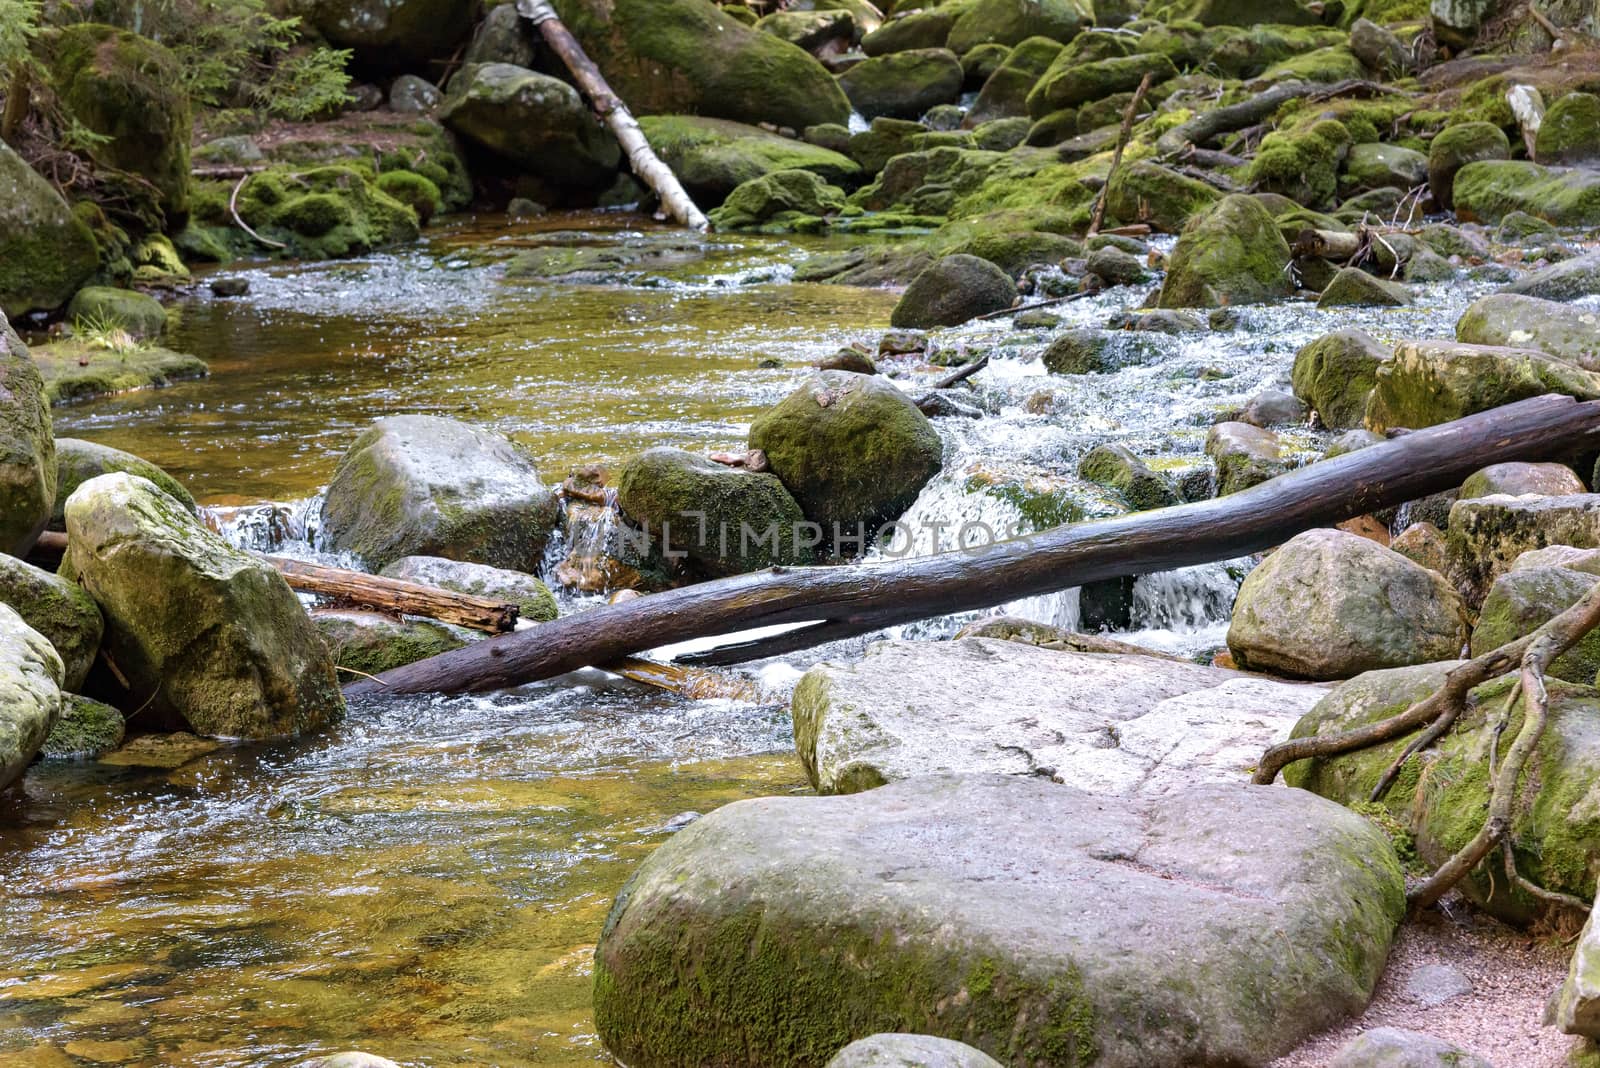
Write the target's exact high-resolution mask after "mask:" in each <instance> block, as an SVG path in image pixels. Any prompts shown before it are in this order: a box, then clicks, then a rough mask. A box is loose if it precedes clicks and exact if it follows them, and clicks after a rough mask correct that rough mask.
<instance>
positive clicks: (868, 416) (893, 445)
mask: <svg viewBox="0 0 1600 1068" xmlns="http://www.w3.org/2000/svg"><path fill="white" fill-rule="evenodd" d="M750 447H751V448H752V449H761V450H762V451H763V452H765V453H766V454H767V462H768V463H769V464H770V465H771V467H772V472H773V474H775V475H777V476H778V478H779V479H780V480H781V481H782V482H783V485H784V487H785V488H786V489H788V491H789V493H790V494H792V495H793V497H794V499H795V500H796V501H797V502H798V503H799V505H800V510H801V511H802V512H803V513H804V514H805V517H806V518H807V519H809V520H811V521H812V522H813V523H817V524H820V525H821V526H822V528H823V533H824V534H825V535H827V536H830V537H831V536H834V534H835V527H837V528H838V530H839V531H843V532H846V534H847V535H848V534H849V533H851V532H857V533H859V532H862V531H865V533H866V534H867V535H868V536H870V535H871V534H874V533H876V532H877V530H878V527H879V525H880V524H883V523H886V522H889V521H891V520H893V519H896V518H898V517H899V515H900V513H902V512H904V511H905V510H906V509H907V508H908V507H910V505H911V503H912V502H913V501H914V500H916V498H917V494H918V493H919V492H920V491H921V490H922V487H923V486H924V485H925V484H927V482H928V480H929V479H931V478H933V476H934V475H936V474H938V473H939V470H940V467H941V465H942V463H943V452H944V446H943V443H942V442H941V441H940V439H939V434H938V432H937V431H936V430H934V429H933V424H932V423H930V422H929V421H928V418H927V416H925V415H923V414H922V413H921V412H920V411H918V410H917V407H916V405H914V404H913V403H912V402H911V399H910V398H909V397H907V396H906V395H905V394H904V393H901V392H900V391H899V390H898V389H896V388H895V387H894V386H893V385H891V384H890V383H888V382H886V381H884V380H883V378H882V377H881V376H878V375H860V374H851V373H850V372H848V371H821V372H818V373H817V374H814V375H811V376H810V377H809V378H807V379H806V380H805V381H804V382H803V383H802V384H801V385H800V388H799V389H797V390H795V391H794V392H793V393H791V394H790V395H789V396H788V397H786V398H784V400H782V401H781V402H779V403H778V405H777V406H775V407H773V408H771V409H769V410H768V411H766V412H764V413H763V414H761V415H760V416H758V417H757V418H756V420H755V421H754V422H753V423H751V424H750ZM862 548H865V546H864V545H863V546H862Z"/></svg>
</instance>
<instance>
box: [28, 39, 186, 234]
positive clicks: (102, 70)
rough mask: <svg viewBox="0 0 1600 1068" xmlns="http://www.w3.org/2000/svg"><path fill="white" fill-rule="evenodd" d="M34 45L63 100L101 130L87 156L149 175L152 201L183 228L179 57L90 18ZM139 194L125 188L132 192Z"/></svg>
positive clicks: (183, 161) (145, 177)
mask: <svg viewBox="0 0 1600 1068" xmlns="http://www.w3.org/2000/svg"><path fill="white" fill-rule="evenodd" d="M39 47H40V51H41V52H42V53H43V55H44V57H45V65H46V66H47V67H48V68H49V71H50V81H51V85H52V88H53V89H54V91H55V95H56V98H57V100H59V101H60V104H61V106H62V107H63V108H64V109H65V110H66V111H67V113H68V114H69V115H71V117H72V118H73V119H74V120H75V121H77V122H78V123H80V124H81V125H82V126H83V127H84V128H85V129H87V130H89V131H91V132H92V133H94V134H98V135H99V138H97V139H96V140H95V141H93V142H92V143H91V144H90V145H89V146H88V153H89V156H90V158H92V159H93V160H94V161H95V163H96V164H98V165H100V166H101V167H107V168H112V169H114V170H119V171H126V172H128V173H130V174H134V175H137V176H138V177H139V178H141V179H143V180H144V181H145V182H148V183H149V185H150V187H151V188H153V189H154V190H155V193H156V196H155V200H154V203H153V204H151V205H150V207H152V208H154V209H158V210H159V212H161V213H162V214H163V215H164V216H165V222H166V225H167V226H168V227H171V228H174V229H182V227H183V225H184V223H185V222H187V221H188V217H189V139H190V135H191V132H192V127H193V125H194V120H193V117H192V116H191V114H190V106H189V97H188V95H187V94H186V93H185V92H184V88H183V78H182V71H181V70H180V68H179V64H178V60H177V58H176V57H175V56H174V55H173V54H172V53H171V52H170V51H168V50H167V49H166V48H165V47H163V46H162V45H159V44H157V43H155V42H154V41H151V40H149V39H148V38H145V37H140V36H139V35H138V34H135V33H129V32H127V31H126V30H119V29H117V28H115V27H113V26H103V25H98V24H94V23H80V24H78V25H75V26H68V27H66V28H65V29H61V30H55V31H51V32H49V33H47V34H45V35H43V36H42V37H41V38H40V43H39ZM102 139H103V140H102ZM140 193H141V190H140V189H138V188H134V189H132V190H131V195H132V196H134V197H135V198H136V199H137V198H138V197H139V195H140Z"/></svg>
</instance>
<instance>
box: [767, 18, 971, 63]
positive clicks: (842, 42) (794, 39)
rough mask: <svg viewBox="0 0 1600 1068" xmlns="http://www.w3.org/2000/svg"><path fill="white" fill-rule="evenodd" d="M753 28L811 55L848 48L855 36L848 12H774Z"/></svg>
mask: <svg viewBox="0 0 1600 1068" xmlns="http://www.w3.org/2000/svg"><path fill="white" fill-rule="evenodd" d="M756 29H757V30H759V31H760V32H762V33H769V34H771V35H772V36H774V37H776V38H778V40H780V41H788V42H789V43H790V44H792V45H796V46H798V47H800V48H803V49H805V50H806V51H807V52H811V53H813V54H817V53H818V52H819V51H820V50H822V49H823V48H833V49H848V48H849V47H850V45H851V43H852V41H853V39H854V38H855V37H856V36H857V34H856V24H855V19H854V18H852V17H851V15H850V13H849V12H848V11H822V10H817V11H801V10H789V11H774V12H772V13H771V14H770V15H763V16H761V18H760V19H759V20H758V21H757V22H756ZM940 43H941V44H942V43H943V42H940Z"/></svg>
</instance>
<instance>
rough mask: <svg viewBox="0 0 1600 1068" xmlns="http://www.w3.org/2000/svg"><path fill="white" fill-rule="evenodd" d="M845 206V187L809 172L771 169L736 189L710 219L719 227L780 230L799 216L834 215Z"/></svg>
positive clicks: (791, 225) (812, 217) (712, 211)
mask: <svg viewBox="0 0 1600 1068" xmlns="http://www.w3.org/2000/svg"><path fill="white" fill-rule="evenodd" d="M844 206H845V198H844V190H842V189H839V188H836V187H835V186H831V185H829V184H828V183H827V182H825V181H823V180H822V179H821V178H818V177H817V176H816V175H815V174H812V173H811V172H810V171H774V172H772V173H771V174H766V175H762V176H761V177H760V178H754V179H751V180H750V181H748V182H745V183H744V184H743V185H741V186H739V187H738V188H736V189H735V190H734V191H733V192H732V193H730V194H728V199H727V200H725V201H723V203H722V206H721V207H720V208H713V209H712V210H711V215H710V218H711V223H712V225H714V226H715V227H716V228H717V229H718V230H756V229H774V230H780V231H781V230H784V229H788V228H792V227H793V224H794V222H796V221H798V220H799V219H800V217H809V218H811V219H815V218H816V217H818V216H824V215H834V214H837V213H838V212H840V211H842V210H843V209H844Z"/></svg>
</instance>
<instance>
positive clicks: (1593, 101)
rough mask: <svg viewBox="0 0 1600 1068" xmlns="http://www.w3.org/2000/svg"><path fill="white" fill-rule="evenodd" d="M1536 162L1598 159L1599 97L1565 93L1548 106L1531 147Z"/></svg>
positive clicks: (1599, 136) (1599, 153)
mask: <svg viewBox="0 0 1600 1068" xmlns="http://www.w3.org/2000/svg"><path fill="white" fill-rule="evenodd" d="M1533 154H1534V157H1535V158H1536V159H1537V160H1538V161H1539V162H1540V163H1590V164H1592V163H1594V162H1596V161H1597V160H1600V96H1596V95H1595V94H1593V93H1568V94H1567V95H1566V96H1564V97H1562V98H1561V99H1560V100H1557V101H1556V102H1555V103H1554V104H1551V105H1550V110H1548V111H1546V112H1545V113H1544V121H1542V122H1541V123H1539V134H1538V137H1537V138H1536V139H1535V141H1534V145H1533Z"/></svg>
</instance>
